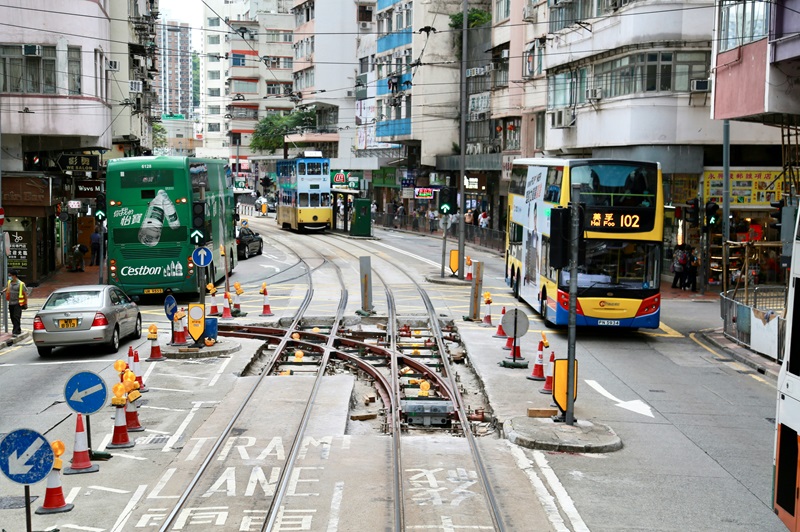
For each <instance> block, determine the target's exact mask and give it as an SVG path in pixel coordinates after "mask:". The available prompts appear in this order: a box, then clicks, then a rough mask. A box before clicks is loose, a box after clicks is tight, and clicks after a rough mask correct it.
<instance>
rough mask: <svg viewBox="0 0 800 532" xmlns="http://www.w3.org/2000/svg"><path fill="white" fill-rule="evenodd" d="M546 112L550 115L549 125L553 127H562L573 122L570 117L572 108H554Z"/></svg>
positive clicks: (569, 125)
mask: <svg viewBox="0 0 800 532" xmlns="http://www.w3.org/2000/svg"><path fill="white" fill-rule="evenodd" d="M548 114H549V115H550V127H552V128H553V129H564V128H567V127H572V126H573V125H574V124H575V120H574V119H573V118H572V109H556V110H555V111H551V112H550V113H548Z"/></svg>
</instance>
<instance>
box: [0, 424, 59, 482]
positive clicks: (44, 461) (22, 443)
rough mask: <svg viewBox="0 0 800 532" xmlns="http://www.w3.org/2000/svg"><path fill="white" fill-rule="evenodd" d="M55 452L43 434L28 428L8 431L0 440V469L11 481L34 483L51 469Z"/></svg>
mask: <svg viewBox="0 0 800 532" xmlns="http://www.w3.org/2000/svg"><path fill="white" fill-rule="evenodd" d="M55 458H56V457H55V454H54V453H53V449H51V448H50V444H49V443H48V441H47V440H46V439H45V437H44V436H42V435H41V434H39V433H38V432H36V431H35V430H30V429H18V430H15V431H13V432H10V433H9V434H8V435H7V436H6V437H5V438H3V441H0V469H2V471H3V474H5V476H7V477H8V479H9V480H11V481H12V482H16V483H17V484H36V483H37V482H39V481H40V480H42V479H44V478H45V477H46V476H47V474H48V473H50V471H51V470H52V469H53V462H55Z"/></svg>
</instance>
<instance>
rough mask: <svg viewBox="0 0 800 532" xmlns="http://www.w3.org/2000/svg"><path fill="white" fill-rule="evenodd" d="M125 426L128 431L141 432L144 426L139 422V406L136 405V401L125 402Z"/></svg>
mask: <svg viewBox="0 0 800 532" xmlns="http://www.w3.org/2000/svg"><path fill="white" fill-rule="evenodd" d="M125 428H126V429H127V430H128V432H143V431H144V427H143V426H142V425H141V424H140V423H139V407H138V406H136V401H131V400H130V399H128V401H127V402H126V403H125Z"/></svg>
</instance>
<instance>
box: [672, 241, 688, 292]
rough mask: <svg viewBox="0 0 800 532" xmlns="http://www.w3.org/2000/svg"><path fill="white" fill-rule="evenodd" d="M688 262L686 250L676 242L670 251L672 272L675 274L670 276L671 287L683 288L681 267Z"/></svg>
mask: <svg viewBox="0 0 800 532" xmlns="http://www.w3.org/2000/svg"><path fill="white" fill-rule="evenodd" d="M687 262H688V260H687V257H686V251H685V250H684V246H683V244H678V245H677V246H675V250H674V251H673V252H672V268H671V269H672V273H673V274H675V275H674V277H673V278H672V288H680V289H683V284H684V282H683V279H684V275H683V274H684V272H683V269H684V268H683V267H684V265H686V263H687Z"/></svg>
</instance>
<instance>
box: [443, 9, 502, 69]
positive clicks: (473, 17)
mask: <svg viewBox="0 0 800 532" xmlns="http://www.w3.org/2000/svg"><path fill="white" fill-rule="evenodd" d="M463 21H464V14H463V13H462V12H460V11H459V12H458V13H454V14H452V15H450V24H449V26H450V29H451V30H453V42H454V43H455V45H456V57H458V58H459V59H460V58H461V30H462V27H463ZM491 22H492V14H491V13H490V12H489V11H484V10H482V9H480V8H477V7H473V8H470V10H469V11H468V12H467V27H468V28H477V27H480V26H483V25H484V24H491Z"/></svg>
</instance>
